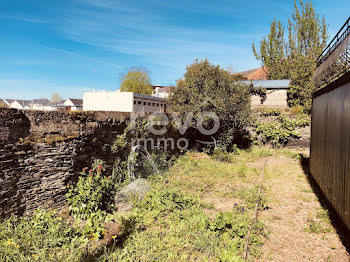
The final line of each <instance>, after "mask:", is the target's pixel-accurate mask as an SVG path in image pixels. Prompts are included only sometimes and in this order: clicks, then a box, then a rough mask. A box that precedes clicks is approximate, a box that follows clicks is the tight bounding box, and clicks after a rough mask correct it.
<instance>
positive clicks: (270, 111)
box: [260, 107, 282, 117]
mask: <svg viewBox="0 0 350 262" xmlns="http://www.w3.org/2000/svg"><path fill="white" fill-rule="evenodd" d="M260 113H261V115H262V116H264V117H268V116H279V115H281V114H282V110H281V109H279V108H268V107H267V108H262V109H261V111H260Z"/></svg>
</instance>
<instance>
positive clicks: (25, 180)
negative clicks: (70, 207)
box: [0, 109, 130, 217]
mask: <svg viewBox="0 0 350 262" xmlns="http://www.w3.org/2000/svg"><path fill="white" fill-rule="evenodd" d="M129 117H130V115H129V114H128V113H118V112H84V113H70V112H44V111H20V110H16V109H0V217H7V216H9V215H10V214H12V213H14V214H19V215H30V214H31V213H32V212H33V211H34V210H35V209H36V208H38V207H48V208H56V207H62V206H63V205H64V204H65V193H66V188H67V184H68V183H69V182H71V181H75V180H76V179H77V174H78V173H79V171H80V170H81V169H82V168H83V167H86V166H88V165H90V164H91V162H92V161H93V160H94V159H97V158H99V159H103V160H105V161H106V163H107V167H108V166H109V167H110V168H111V167H112V165H113V163H114V159H115V156H114V155H113V154H112V152H111V151H110V147H109V146H108V145H111V144H112V143H113V141H114V139H115V137H116V136H117V135H118V134H119V133H121V132H122V131H123V129H124V128H125V125H126V123H125V122H126V120H127V119H128V118H129Z"/></svg>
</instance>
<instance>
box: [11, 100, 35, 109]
mask: <svg viewBox="0 0 350 262" xmlns="http://www.w3.org/2000/svg"><path fill="white" fill-rule="evenodd" d="M31 102H32V101H31V100H19V99H18V100H13V101H12V102H11V104H10V106H9V107H11V108H16V109H30V103H31Z"/></svg>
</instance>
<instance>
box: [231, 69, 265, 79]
mask: <svg viewBox="0 0 350 262" xmlns="http://www.w3.org/2000/svg"><path fill="white" fill-rule="evenodd" d="M237 74H241V75H244V76H245V77H247V78H248V80H267V73H266V70H265V67H260V68H255V69H251V70H247V71H243V72H239V73H237Z"/></svg>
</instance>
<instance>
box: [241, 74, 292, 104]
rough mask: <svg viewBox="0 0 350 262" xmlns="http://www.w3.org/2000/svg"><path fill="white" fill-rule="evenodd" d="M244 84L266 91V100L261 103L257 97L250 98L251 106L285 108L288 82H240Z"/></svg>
mask: <svg viewBox="0 0 350 262" xmlns="http://www.w3.org/2000/svg"><path fill="white" fill-rule="evenodd" d="M242 82H243V83H244V84H247V85H250V84H253V86H254V87H256V88H257V87H262V88H265V89H266V100H265V101H264V102H263V103H261V98H260V97H259V96H252V98H251V105H252V106H253V107H254V106H261V105H264V106H282V107H287V106H288V104H287V93H288V90H289V84H290V80H252V81H242Z"/></svg>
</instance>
